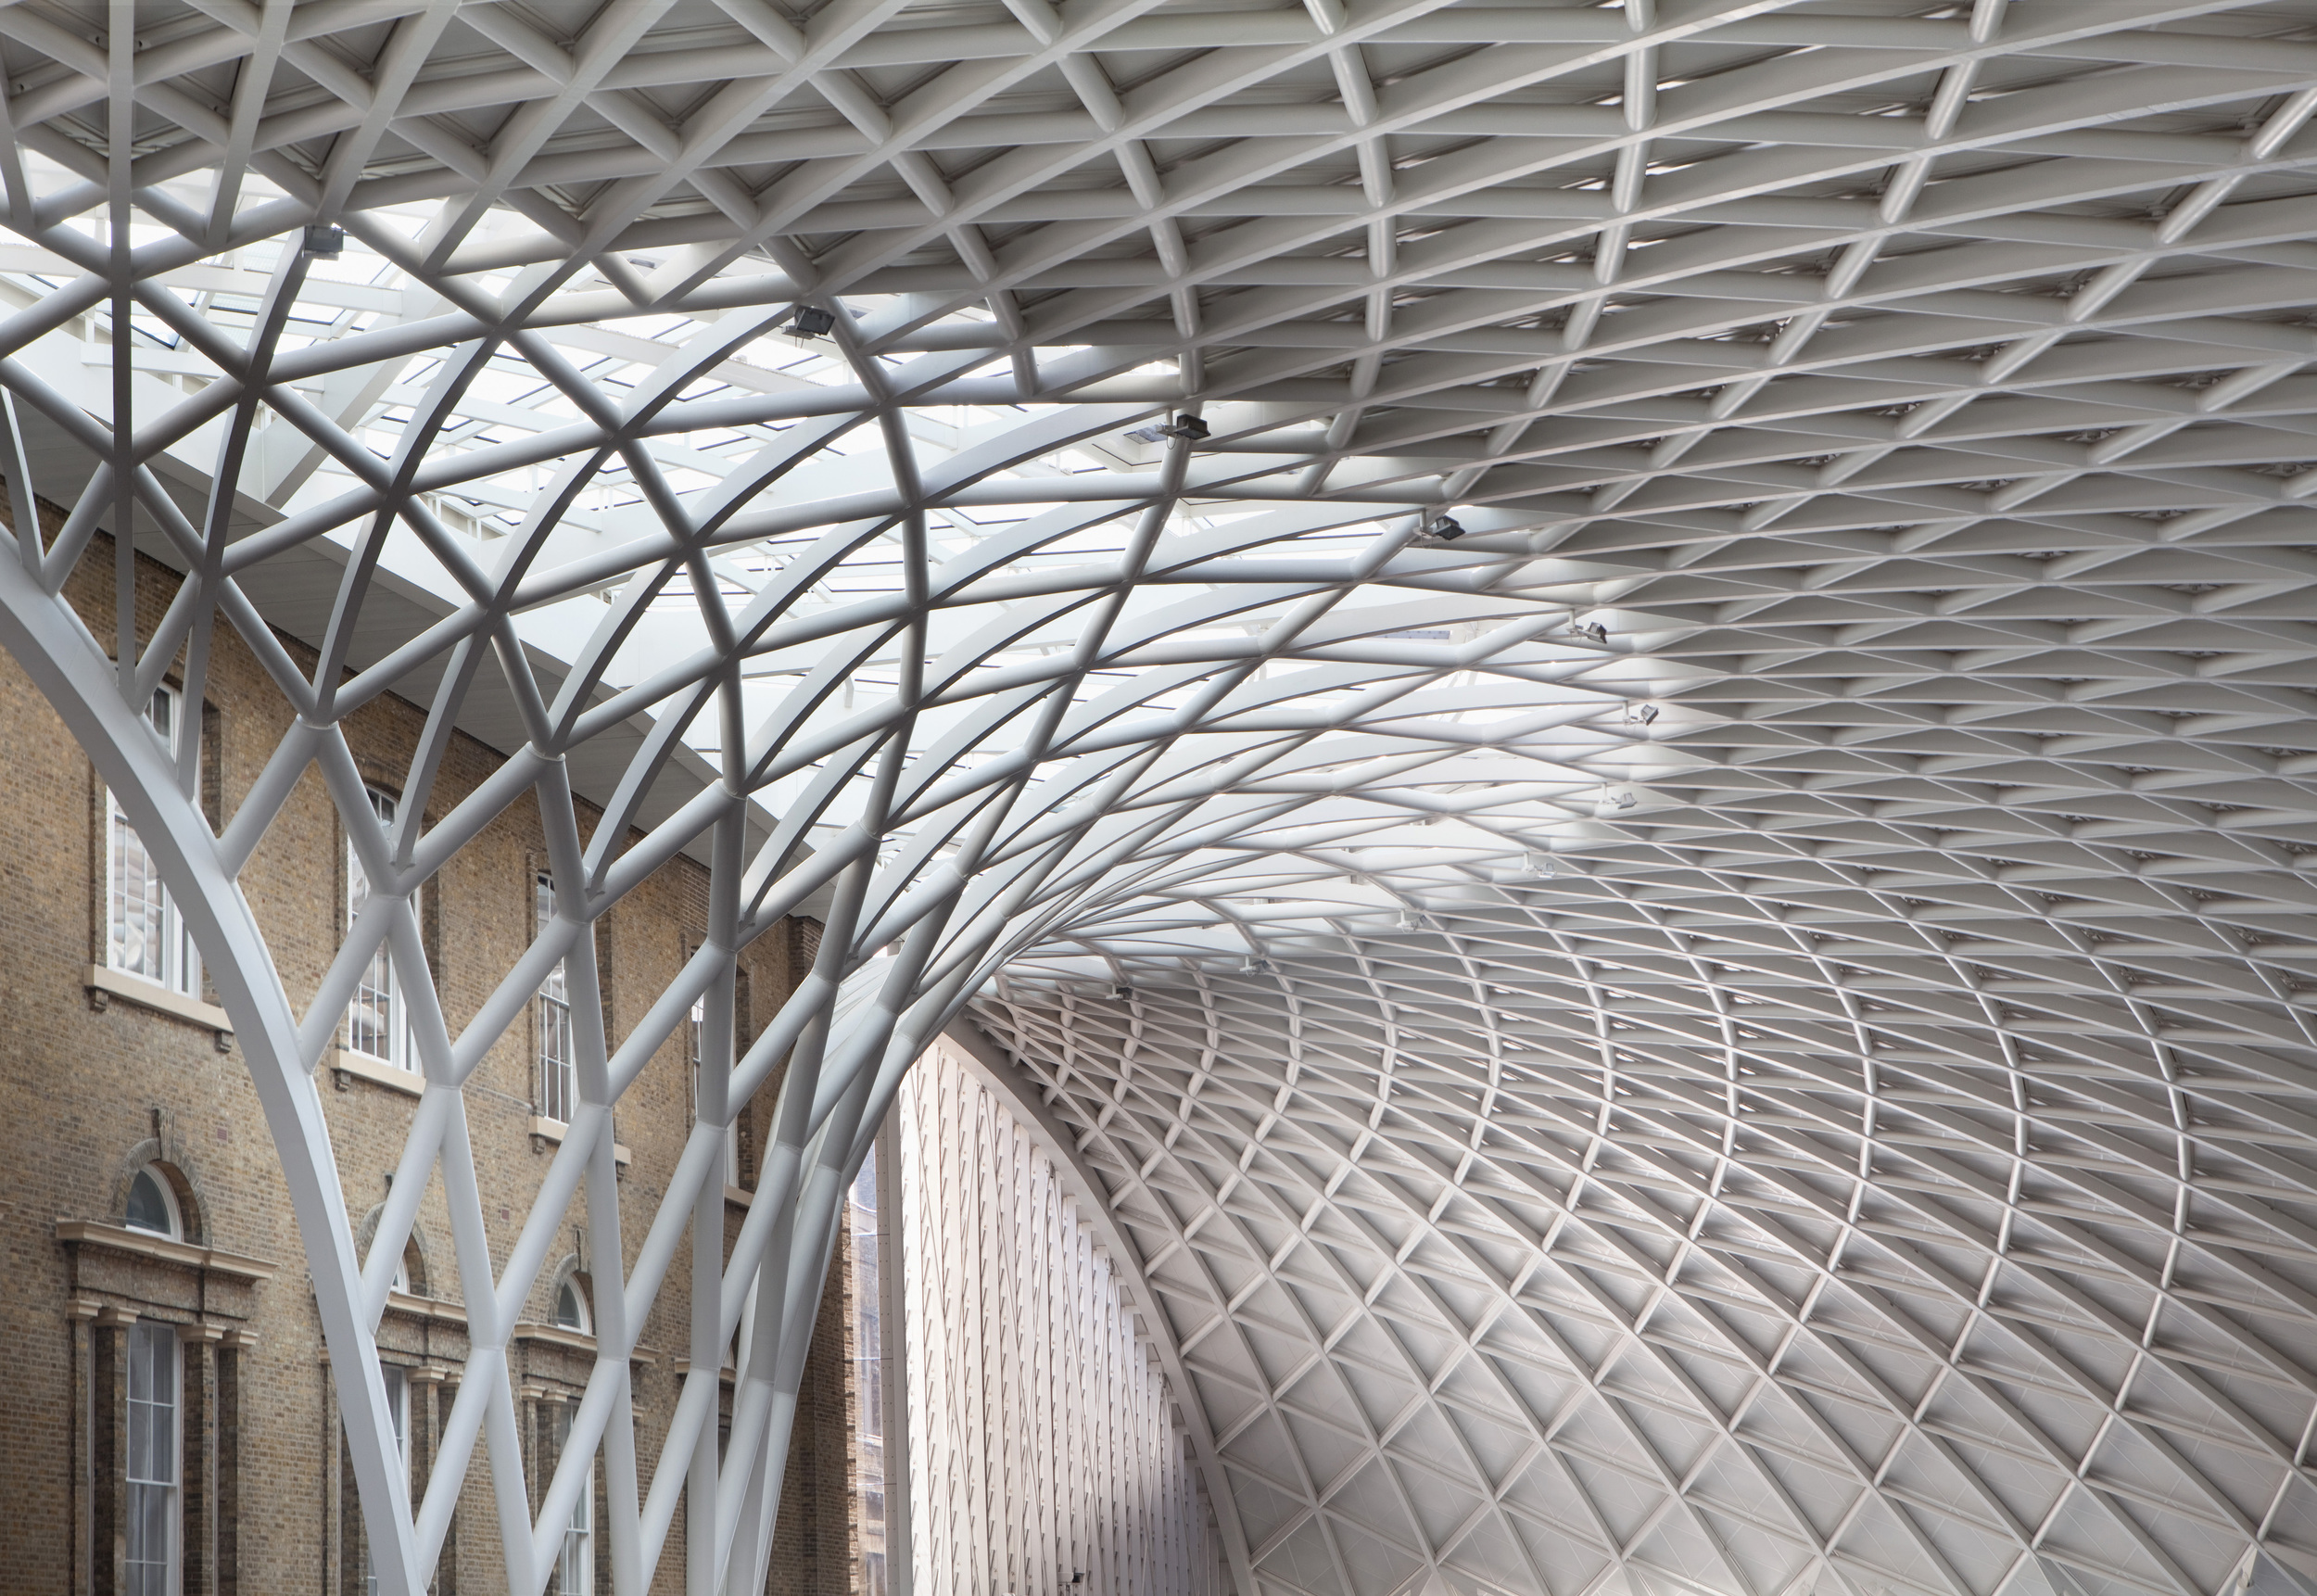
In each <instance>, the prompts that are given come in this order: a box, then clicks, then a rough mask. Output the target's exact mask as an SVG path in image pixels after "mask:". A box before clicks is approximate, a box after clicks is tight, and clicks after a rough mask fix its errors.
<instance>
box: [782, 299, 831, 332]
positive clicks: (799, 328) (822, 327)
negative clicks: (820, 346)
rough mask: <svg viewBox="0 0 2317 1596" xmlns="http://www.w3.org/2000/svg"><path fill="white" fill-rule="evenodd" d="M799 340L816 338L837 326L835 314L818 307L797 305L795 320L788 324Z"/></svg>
mask: <svg viewBox="0 0 2317 1596" xmlns="http://www.w3.org/2000/svg"><path fill="white" fill-rule="evenodd" d="M789 325H790V326H791V328H793V329H794V330H795V333H796V336H798V337H800V338H817V337H820V336H824V335H826V334H828V333H829V332H830V331H832V330H833V329H834V328H835V327H836V325H837V313H836V311H834V310H827V309H825V308H823V307H821V306H819V305H799V306H798V307H797V308H796V319H795V320H794V321H792V322H791V323H789Z"/></svg>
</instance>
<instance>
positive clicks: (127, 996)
mask: <svg viewBox="0 0 2317 1596" xmlns="http://www.w3.org/2000/svg"><path fill="white" fill-rule="evenodd" d="M82 984H83V985H85V986H86V987H87V988H88V995H89V1006H90V1007H93V1008H95V1009H96V1010H98V1011H99V1012H100V1013H101V1012H102V1011H103V1010H104V1009H105V1007H107V1006H108V1004H109V1003H110V1002H111V1000H112V999H114V998H116V997H118V998H120V1000H121V1001H122V1002H123V1003H133V1004H135V1005H136V1006H137V1007H139V1008H149V1009H151V1010H152V1011H153V1012H154V1013H156V1014H166V1015H168V1016H169V1017H170V1018H171V1019H172V1020H184V1021H185V1022H186V1023H188V1024H191V1025H198V1026H202V1027H204V1028H205V1029H207V1030H209V1031H211V1032H215V1033H216V1036H217V1050H218V1051H219V1052H220V1053H222V1052H224V1051H225V1050H226V1049H227V1048H229V1047H231V1046H233V1045H234V1022H233V1020H232V1019H230V1018H229V1017H228V1016H227V1015H226V1012H225V1011H224V1010H223V1009H222V1008H220V1007H218V1006H217V1005H216V1004H214V1003H204V1002H202V1001H201V1000H200V999H199V998H197V997H188V996H186V995H185V994H184V993H182V992H171V991H170V989H169V988H167V987H166V986H163V985H162V984H161V983H160V982H158V981H147V980H146V979H145V977H143V976H141V975H131V974H130V973H129V972H128V971H127V970H124V969H109V968H108V967H107V966H105V965H101V964H93V965H90V966H89V969H88V979H87V981H86V982H83V983H82Z"/></svg>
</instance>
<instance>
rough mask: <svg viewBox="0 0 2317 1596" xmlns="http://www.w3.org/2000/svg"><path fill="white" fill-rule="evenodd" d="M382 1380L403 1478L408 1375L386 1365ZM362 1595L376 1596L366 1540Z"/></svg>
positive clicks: (408, 1454) (408, 1441) (408, 1414)
mask: <svg viewBox="0 0 2317 1596" xmlns="http://www.w3.org/2000/svg"><path fill="white" fill-rule="evenodd" d="M378 1372H379V1373H380V1374H384V1375H385V1376H386V1422H387V1423H388V1424H390V1425H393V1426H394V1455H395V1456H396V1457H398V1458H399V1459H400V1460H401V1461H402V1467H403V1471H404V1473H405V1475H406V1476H407V1474H408V1472H409V1470H410V1466H411V1376H410V1373H409V1371H407V1370H404V1369H401V1368H399V1367H397V1366H396V1365H394V1364H392V1363H388V1364H387V1365H386V1366H385V1367H384V1368H382V1369H380V1370H379V1371H378ZM362 1596H378V1565H377V1564H376V1563H375V1562H374V1561H373V1559H372V1557H371V1555H370V1539H369V1537H368V1535H367V1534H365V1535H364V1537H363V1539H362Z"/></svg>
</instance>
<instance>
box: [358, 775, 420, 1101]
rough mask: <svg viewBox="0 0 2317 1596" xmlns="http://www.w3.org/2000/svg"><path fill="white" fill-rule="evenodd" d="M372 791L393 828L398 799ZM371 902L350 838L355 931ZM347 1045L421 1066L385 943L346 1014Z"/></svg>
mask: <svg viewBox="0 0 2317 1596" xmlns="http://www.w3.org/2000/svg"><path fill="white" fill-rule="evenodd" d="M367 792H369V795H370V808H371V813H372V814H373V815H374V816H375V817H377V818H378V819H379V820H380V821H381V822H382V823H384V824H386V825H388V826H391V825H392V824H393V822H394V818H395V816H396V813H397V804H396V801H395V800H394V799H393V798H392V797H391V796H389V795H388V794H386V793H384V792H379V791H378V790H377V789H376V788H375V787H373V788H369V789H367ZM369 902H370V876H369V874H368V873H367V872H366V871H364V870H363V868H362V861H361V855H359V854H357V853H356V852H355V851H354V842H353V839H352V838H350V837H349V838H348V840H347V844H346V924H347V928H348V930H349V931H350V930H351V929H353V925H354V922H355V920H357V919H358V918H361V912H362V907H363V906H364V905H366V904H368V903H369ZM417 905H418V898H417V895H416V894H415V893H413V894H412V896H411V906H412V907H413V908H415V907H416V906H417ZM346 1045H347V1046H348V1048H349V1049H351V1050H352V1051H354V1052H356V1053H367V1054H369V1055H370V1056H371V1057H372V1058H383V1059H384V1060H386V1062H387V1063H389V1064H392V1065H395V1066H396V1067H398V1068H399V1069H403V1070H415V1069H417V1068H418V1061H417V1059H416V1058H415V1057H414V1056H413V1054H412V1052H411V1039H410V1007H409V1005H408V1004H407V1003H406V1002H405V1001H404V1000H403V997H402V989H401V983H400V981H399V977H398V975H397V972H396V970H395V968H394V959H393V956H392V955H390V954H389V953H388V952H387V950H386V944H385V943H384V942H381V943H380V944H378V949H377V951H376V952H375V953H374V954H372V955H371V956H370V963H369V964H368V965H367V966H365V967H364V968H363V970H362V974H361V980H359V981H358V982H355V985H354V998H353V1001H352V1002H351V1003H349V1004H348V1006H347V1010H346Z"/></svg>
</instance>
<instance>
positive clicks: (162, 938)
mask: <svg viewBox="0 0 2317 1596" xmlns="http://www.w3.org/2000/svg"><path fill="white" fill-rule="evenodd" d="M180 707H181V706H180V704H179V702H178V697H177V690H176V689H175V688H172V687H164V688H161V689H159V690H157V691H155V693H154V694H153V702H152V703H150V704H148V705H147V706H146V711H145V716H146V720H147V721H149V722H151V724H152V727H153V729H154V730H155V731H157V732H158V733H160V738H161V741H162V742H163V743H165V744H166V745H167V746H168V748H169V751H170V752H171V754H174V753H176V752H177V739H178V738H179V737H180V736H181V735H183V731H184V728H183V724H182V723H183V721H184V716H183V715H182V714H181V713H180ZM105 918H106V926H105V962H106V963H107V964H108V965H109V966H110V967H112V968H113V969H117V970H120V971H122V972H123V973H124V974H128V975H135V976H142V977H144V978H145V979H146V981H150V982H155V983H157V984H158V985H161V986H165V987H167V988H169V990H170V991H171V992H179V993H184V994H186V995H187V996H191V997H197V996H199V995H200V993H201V956H200V954H199V952H198V951H197V950H196V948H195V947H194V945H193V938H192V936H191V935H190V934H189V933H188V932H187V931H186V930H185V920H184V916H183V915H181V914H179V913H178V912H177V905H176V903H175V902H174V901H173V900H172V899H171V897H170V895H169V889H168V888H167V887H165V886H163V885H162V884H161V872H160V868H159V867H158V864H157V863H156V862H155V860H154V858H153V855H152V854H151V853H150V852H149V851H148V850H147V849H146V846H145V841H144V839H143V838H141V837H139V836H138V835H137V829H136V828H135V827H134V826H132V825H131V824H129V817H128V816H126V815H124V814H123V813H121V809H120V800H119V799H118V798H115V797H114V796H113V795H112V794H111V792H107V793H106V794H105Z"/></svg>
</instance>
